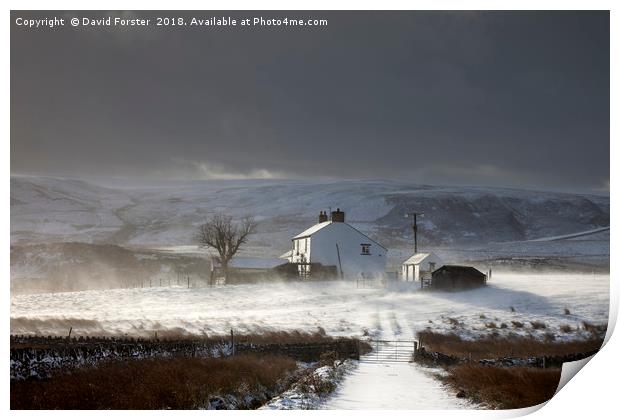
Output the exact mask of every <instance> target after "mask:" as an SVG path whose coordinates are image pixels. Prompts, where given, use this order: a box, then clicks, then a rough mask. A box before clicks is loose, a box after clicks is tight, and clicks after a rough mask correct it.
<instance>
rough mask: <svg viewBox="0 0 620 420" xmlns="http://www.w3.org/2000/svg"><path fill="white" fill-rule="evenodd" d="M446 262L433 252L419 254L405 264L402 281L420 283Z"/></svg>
mask: <svg viewBox="0 0 620 420" xmlns="http://www.w3.org/2000/svg"><path fill="white" fill-rule="evenodd" d="M443 265H444V262H443V261H442V260H441V259H440V258H439V257H438V256H437V255H435V254H434V253H432V252H418V253H417V254H413V255H412V256H411V257H409V259H407V260H406V261H405V262H403V265H402V279H403V280H404V281H420V279H422V278H425V279H426V278H427V277H430V274H431V273H432V272H433V271H435V270H437V269H438V268H439V267H441V266H443Z"/></svg>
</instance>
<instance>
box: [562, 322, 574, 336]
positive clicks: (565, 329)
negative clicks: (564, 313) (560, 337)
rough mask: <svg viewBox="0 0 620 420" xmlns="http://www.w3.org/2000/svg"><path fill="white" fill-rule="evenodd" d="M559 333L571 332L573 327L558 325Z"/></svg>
mask: <svg viewBox="0 0 620 420" xmlns="http://www.w3.org/2000/svg"><path fill="white" fill-rule="evenodd" d="M560 331H562V332H563V333H565V334H568V333H570V332H572V331H573V327H571V326H570V325H568V324H563V325H560Z"/></svg>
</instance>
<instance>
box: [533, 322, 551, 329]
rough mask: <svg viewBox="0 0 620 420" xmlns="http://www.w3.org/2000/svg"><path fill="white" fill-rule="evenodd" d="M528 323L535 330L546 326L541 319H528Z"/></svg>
mask: <svg viewBox="0 0 620 420" xmlns="http://www.w3.org/2000/svg"><path fill="white" fill-rule="evenodd" d="M530 324H531V325H532V328H534V329H535V330H544V329H545V328H547V324H545V323H544V322H542V321H530Z"/></svg>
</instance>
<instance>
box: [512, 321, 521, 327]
mask: <svg viewBox="0 0 620 420" xmlns="http://www.w3.org/2000/svg"><path fill="white" fill-rule="evenodd" d="M512 327H513V328H523V322H519V321H512Z"/></svg>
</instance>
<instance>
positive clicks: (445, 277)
mask: <svg viewBox="0 0 620 420" xmlns="http://www.w3.org/2000/svg"><path fill="white" fill-rule="evenodd" d="M486 283H487V276H486V274H484V273H481V272H480V271H478V270H476V269H475V268H474V267H468V266H464V265H444V266H441V267H440V268H438V269H437V270H435V271H433V274H432V280H431V284H430V286H431V288H433V289H447V290H451V289H452V290H454V289H456V290H460V289H473V288H475V287H481V286H484V285H486Z"/></svg>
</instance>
